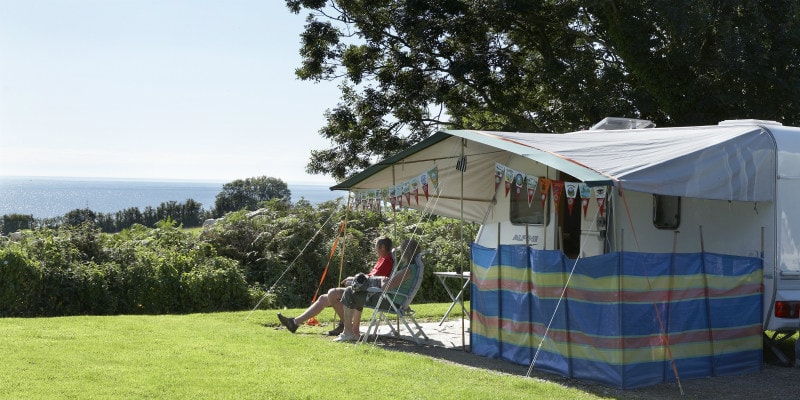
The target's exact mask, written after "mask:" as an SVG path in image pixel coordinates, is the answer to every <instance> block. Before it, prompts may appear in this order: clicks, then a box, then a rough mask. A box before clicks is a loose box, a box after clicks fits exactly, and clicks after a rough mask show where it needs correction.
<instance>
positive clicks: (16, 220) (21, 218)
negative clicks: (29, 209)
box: [2, 214, 34, 235]
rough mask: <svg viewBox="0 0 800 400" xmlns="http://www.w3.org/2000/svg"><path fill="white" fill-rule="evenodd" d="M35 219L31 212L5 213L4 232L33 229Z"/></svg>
mask: <svg viewBox="0 0 800 400" xmlns="http://www.w3.org/2000/svg"><path fill="white" fill-rule="evenodd" d="M33 227H34V219H33V215H30V214H11V215H9V214H5V215H3V230H2V232H3V234H6V235H8V234H9V233H12V232H16V231H19V230H23V229H33Z"/></svg>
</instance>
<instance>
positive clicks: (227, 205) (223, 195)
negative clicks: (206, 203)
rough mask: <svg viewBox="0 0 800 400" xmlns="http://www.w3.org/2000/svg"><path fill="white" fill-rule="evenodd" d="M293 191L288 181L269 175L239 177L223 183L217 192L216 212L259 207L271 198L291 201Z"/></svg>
mask: <svg viewBox="0 0 800 400" xmlns="http://www.w3.org/2000/svg"><path fill="white" fill-rule="evenodd" d="M291 198H292V192H291V190H289V186H288V185H287V184H286V182H284V181H282V180H280V179H278V178H272V177H267V176H258V177H254V178H247V179H237V180H235V181H232V182H228V183H226V184H224V185H222V191H221V192H220V193H219V194H217V198H216V201H215V203H214V204H215V214H216V215H217V216H222V215H225V213H227V212H231V211H239V210H250V211H255V210H256V209H258V207H259V204H260V203H261V202H264V201H268V200H271V199H278V200H282V201H285V202H287V203H288V202H290V201H291Z"/></svg>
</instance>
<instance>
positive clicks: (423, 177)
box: [419, 174, 428, 200]
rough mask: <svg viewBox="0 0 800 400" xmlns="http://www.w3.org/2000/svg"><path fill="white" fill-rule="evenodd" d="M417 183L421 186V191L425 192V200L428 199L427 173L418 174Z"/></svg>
mask: <svg viewBox="0 0 800 400" xmlns="http://www.w3.org/2000/svg"><path fill="white" fill-rule="evenodd" d="M419 184H420V186H422V193H424V194H425V200H428V174H422V175H420V176H419Z"/></svg>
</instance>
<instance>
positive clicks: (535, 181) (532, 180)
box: [525, 175, 539, 207]
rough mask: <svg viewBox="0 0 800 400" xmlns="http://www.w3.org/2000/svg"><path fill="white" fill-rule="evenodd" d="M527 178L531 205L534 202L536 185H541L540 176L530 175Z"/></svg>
mask: <svg viewBox="0 0 800 400" xmlns="http://www.w3.org/2000/svg"><path fill="white" fill-rule="evenodd" d="M525 180H526V185H527V186H528V207H530V206H531V203H533V194H534V193H536V187H537V186H539V177H537V176H531V175H528V176H526V177H525Z"/></svg>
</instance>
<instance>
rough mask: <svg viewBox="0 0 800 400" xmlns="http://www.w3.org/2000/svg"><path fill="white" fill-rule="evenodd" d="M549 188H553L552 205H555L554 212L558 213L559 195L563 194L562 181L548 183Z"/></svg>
mask: <svg viewBox="0 0 800 400" xmlns="http://www.w3.org/2000/svg"><path fill="white" fill-rule="evenodd" d="M550 186H552V188H553V204H554V205H555V208H556V212H558V204H559V203H560V202H561V193H563V192H564V181H556V180H553V181H550Z"/></svg>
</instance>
